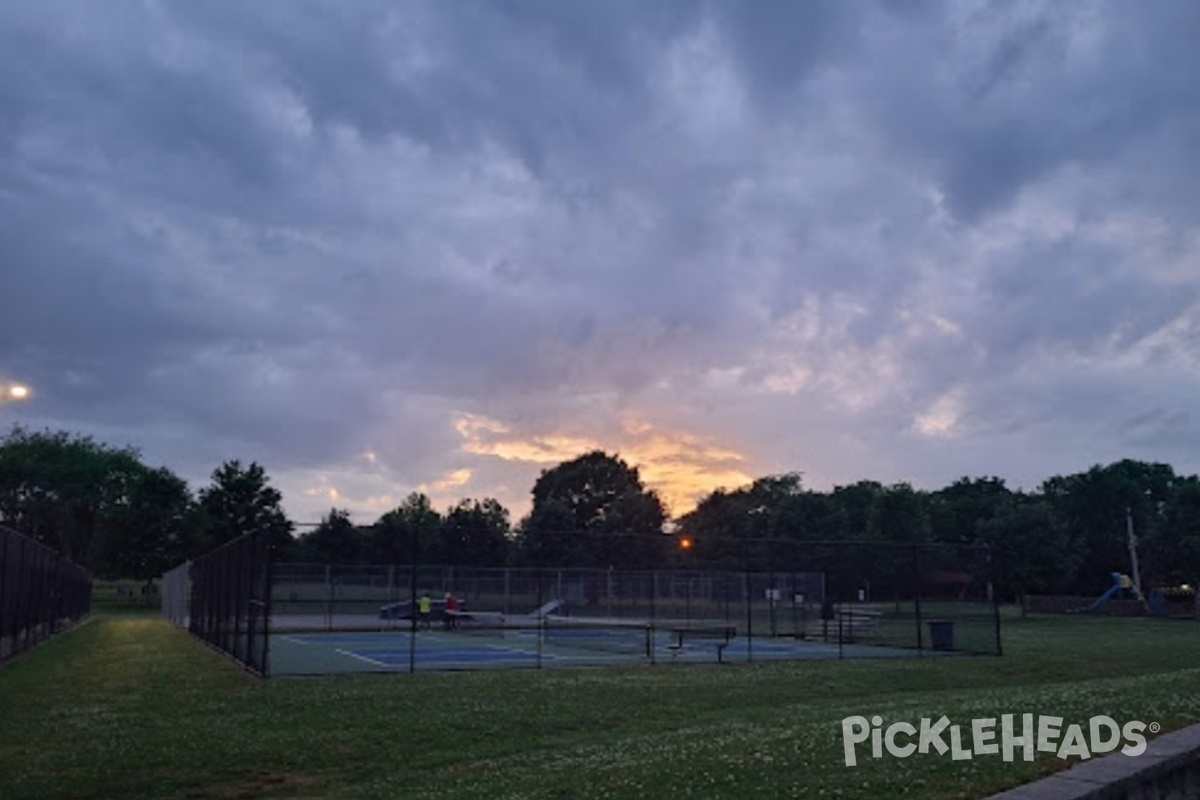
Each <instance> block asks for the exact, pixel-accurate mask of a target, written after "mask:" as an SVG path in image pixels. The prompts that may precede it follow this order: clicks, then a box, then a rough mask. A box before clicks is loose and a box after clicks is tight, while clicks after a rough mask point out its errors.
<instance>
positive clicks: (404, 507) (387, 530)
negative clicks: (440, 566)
mask: <svg viewBox="0 0 1200 800" xmlns="http://www.w3.org/2000/svg"><path fill="white" fill-rule="evenodd" d="M441 525H442V518H441V515H440V514H438V512H437V511H435V510H434V509H433V506H432V505H431V504H430V502H429V498H428V497H426V496H425V495H424V494H421V493H419V492H413V493H412V494H410V495H409V496H408V497H406V498H405V500H404V502H403V503H401V504H400V505H399V506H397V507H396V508H394V509H392V510H391V511H389V512H387V513H386V514H384V515H383V516H382V517H380V518H379V521H378V522H376V523H375V525H374V526H373V527H372V530H371V534H370V537H369V543H368V545H367V555H368V560H369V561H370V562H371V563H372V564H411V563H412V561H413V558H414V553H415V557H416V560H417V562H418V563H421V564H434V563H437V562H438V560H439V555H440V554H439V553H438V552H437V546H438V531H439V529H440V528H441Z"/></svg>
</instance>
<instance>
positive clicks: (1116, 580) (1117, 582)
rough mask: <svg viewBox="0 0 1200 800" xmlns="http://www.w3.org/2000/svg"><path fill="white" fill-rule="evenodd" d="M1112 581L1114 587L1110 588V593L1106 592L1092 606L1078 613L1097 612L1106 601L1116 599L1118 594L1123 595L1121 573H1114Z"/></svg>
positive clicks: (1079, 610)
mask: <svg viewBox="0 0 1200 800" xmlns="http://www.w3.org/2000/svg"><path fill="white" fill-rule="evenodd" d="M1112 581H1113V583H1112V586H1110V587H1108V591H1106V592H1105V593H1104V594H1102V595H1100V596H1099V597H1097V598H1096V599H1095V600H1093V601H1092V603H1091V605H1089V606H1087V607H1086V608H1077V609H1075V611H1076V613H1078V614H1089V613H1091V612H1092V611H1095V610H1096V609H1097V608H1099V607H1100V606H1101V604H1103V603H1104V601H1106V600H1111V599H1112V598H1113V597H1116V596H1117V595H1118V594H1120V593H1121V573H1119V572H1114V573H1112Z"/></svg>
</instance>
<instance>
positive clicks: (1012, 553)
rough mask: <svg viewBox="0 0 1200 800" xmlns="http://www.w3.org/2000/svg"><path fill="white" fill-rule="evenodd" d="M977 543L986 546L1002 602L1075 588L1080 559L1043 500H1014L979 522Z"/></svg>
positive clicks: (1064, 529) (1051, 508) (1018, 496)
mask: <svg viewBox="0 0 1200 800" xmlns="http://www.w3.org/2000/svg"><path fill="white" fill-rule="evenodd" d="M977 531H978V541H979V542H981V543H983V544H986V545H988V546H989V548H990V550H991V555H992V563H993V568H994V577H995V584H996V591H997V592H998V593H999V596H1000V597H1001V598H1003V599H1006V600H1015V599H1017V598H1019V597H1021V596H1022V595H1026V594H1041V593H1050V594H1057V593H1066V592H1070V591H1071V590H1072V589H1073V588H1074V584H1075V576H1076V572H1077V569H1078V564H1079V554H1078V553H1077V552H1076V551H1075V550H1074V548H1073V547H1072V544H1071V539H1070V536H1069V534H1068V532H1067V529H1066V526H1065V525H1064V524H1063V522H1062V521H1061V520H1060V519H1059V518H1058V516H1057V515H1056V514H1055V513H1054V509H1053V507H1052V506H1051V504H1050V503H1049V502H1047V501H1046V500H1045V499H1044V498H1038V497H1027V496H1024V495H1014V496H1013V497H1012V498H1011V499H1010V500H1009V502H1007V503H1006V504H1004V505H1003V506H1002V507H1000V508H998V509H996V513H995V514H993V516H991V517H990V518H989V519H986V520H983V521H982V522H980V524H979V526H978V528H977Z"/></svg>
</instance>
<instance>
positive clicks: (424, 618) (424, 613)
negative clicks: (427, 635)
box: [417, 592, 433, 630]
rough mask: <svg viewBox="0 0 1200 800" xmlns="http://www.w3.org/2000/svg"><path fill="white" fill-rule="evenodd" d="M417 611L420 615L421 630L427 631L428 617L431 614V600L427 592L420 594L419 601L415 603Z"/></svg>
mask: <svg viewBox="0 0 1200 800" xmlns="http://www.w3.org/2000/svg"><path fill="white" fill-rule="evenodd" d="M417 611H418V612H419V614H420V620H421V628H422V629H424V630H429V617H430V615H431V614H432V613H433V600H431V599H430V597H429V592H422V593H421V599H420V600H418V601H417Z"/></svg>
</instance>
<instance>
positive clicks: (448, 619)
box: [442, 592, 458, 631]
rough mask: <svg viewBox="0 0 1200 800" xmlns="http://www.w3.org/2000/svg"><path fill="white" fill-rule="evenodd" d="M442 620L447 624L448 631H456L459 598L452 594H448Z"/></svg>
mask: <svg viewBox="0 0 1200 800" xmlns="http://www.w3.org/2000/svg"><path fill="white" fill-rule="evenodd" d="M442 618H443V619H444V621H445V623H446V630H448V631H449V630H454V629H455V628H457V627H458V598H457V597H455V596H454V595H453V594H451V593H450V592H446V609H445V611H444V612H443V613H442Z"/></svg>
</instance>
